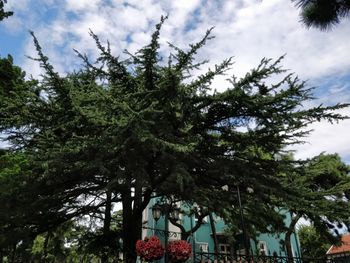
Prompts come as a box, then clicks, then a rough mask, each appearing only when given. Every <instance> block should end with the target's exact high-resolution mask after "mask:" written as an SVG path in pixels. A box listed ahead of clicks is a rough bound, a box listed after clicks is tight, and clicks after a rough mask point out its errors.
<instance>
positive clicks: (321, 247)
mask: <svg viewBox="0 0 350 263" xmlns="http://www.w3.org/2000/svg"><path fill="white" fill-rule="evenodd" d="M298 236H299V240H300V246H301V252H302V255H303V257H304V259H303V261H304V262H308V263H311V262H313V261H312V260H313V259H320V258H324V257H325V256H326V252H327V250H328V249H329V248H330V247H331V244H332V243H330V242H328V241H327V240H325V239H324V238H323V237H322V236H321V235H320V234H319V233H318V232H317V230H316V229H315V227H314V226H313V225H302V226H300V227H299V228H298ZM308 258H309V259H308Z"/></svg>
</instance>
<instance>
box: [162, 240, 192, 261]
mask: <svg viewBox="0 0 350 263" xmlns="http://www.w3.org/2000/svg"><path fill="white" fill-rule="evenodd" d="M167 253H168V255H169V258H170V259H171V261H172V262H185V261H186V260H187V259H188V258H189V257H190V256H191V253H192V246H191V245H190V244H189V243H188V242H187V241H185V240H176V241H170V242H169V245H168V247H167Z"/></svg>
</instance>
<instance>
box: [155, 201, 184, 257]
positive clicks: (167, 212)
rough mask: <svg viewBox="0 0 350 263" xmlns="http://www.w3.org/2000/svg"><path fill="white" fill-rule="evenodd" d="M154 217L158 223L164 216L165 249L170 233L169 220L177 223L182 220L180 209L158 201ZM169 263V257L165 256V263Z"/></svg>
mask: <svg viewBox="0 0 350 263" xmlns="http://www.w3.org/2000/svg"><path fill="white" fill-rule="evenodd" d="M152 216H153V219H154V220H156V223H157V222H158V220H159V219H160V218H161V217H162V216H164V244H165V247H167V245H168V233H169V222H168V219H169V218H170V219H173V220H175V221H177V220H179V218H180V208H178V207H177V205H176V204H175V205H171V204H167V203H160V202H159V201H157V203H156V204H155V205H153V207H152ZM167 262H168V258H167V255H165V263H167Z"/></svg>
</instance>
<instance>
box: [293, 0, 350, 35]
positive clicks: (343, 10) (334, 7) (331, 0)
mask: <svg viewBox="0 0 350 263" xmlns="http://www.w3.org/2000/svg"><path fill="white" fill-rule="evenodd" d="M293 1H294V2H296V5H297V6H298V7H299V8H300V10H301V11H300V17H301V21H302V22H303V23H304V24H305V25H306V26H307V27H316V28H319V29H321V30H327V29H331V28H332V27H334V26H335V25H337V24H338V23H339V22H340V21H341V20H342V19H343V18H347V17H348V16H349V11H350V1H348V0H293Z"/></svg>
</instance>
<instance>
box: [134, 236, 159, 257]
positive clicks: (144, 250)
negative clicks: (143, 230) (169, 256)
mask: <svg viewBox="0 0 350 263" xmlns="http://www.w3.org/2000/svg"><path fill="white" fill-rule="evenodd" d="M136 253H137V254H138V255H139V256H140V257H141V258H144V259H145V260H146V261H153V260H158V259H161V258H162V257H163V255H164V247H163V245H162V243H161V242H160V240H159V239H158V237H156V236H151V237H150V238H148V237H146V238H145V240H144V241H143V240H137V242H136Z"/></svg>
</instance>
